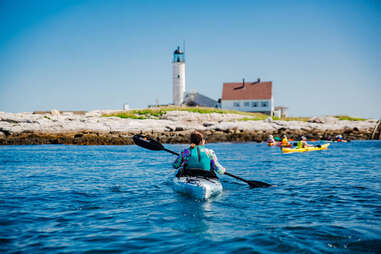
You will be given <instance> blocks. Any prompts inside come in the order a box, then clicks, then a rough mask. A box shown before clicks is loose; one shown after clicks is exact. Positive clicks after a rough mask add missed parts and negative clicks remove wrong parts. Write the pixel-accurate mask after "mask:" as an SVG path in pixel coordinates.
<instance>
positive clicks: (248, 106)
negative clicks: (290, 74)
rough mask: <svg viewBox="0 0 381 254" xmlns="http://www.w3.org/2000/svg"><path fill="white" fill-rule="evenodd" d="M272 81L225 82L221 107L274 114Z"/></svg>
mask: <svg viewBox="0 0 381 254" xmlns="http://www.w3.org/2000/svg"><path fill="white" fill-rule="evenodd" d="M272 89H273V83H272V81H261V80H260V79H258V80H257V81H255V82H245V79H243V81H242V82H232V83H224V84H223V89H222V98H221V108H223V109H233V110H239V111H246V112H258V113H265V114H268V115H272V114H273V112H274V99H273V93H272Z"/></svg>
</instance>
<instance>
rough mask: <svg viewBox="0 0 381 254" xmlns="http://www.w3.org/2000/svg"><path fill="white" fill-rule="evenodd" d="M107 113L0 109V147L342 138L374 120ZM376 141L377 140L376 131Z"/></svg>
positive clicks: (365, 131) (362, 136)
mask: <svg viewBox="0 0 381 254" xmlns="http://www.w3.org/2000/svg"><path fill="white" fill-rule="evenodd" d="M105 113H110V111H99V110H98V111H91V112H87V113H81V114H75V113H72V112H58V111H57V110H52V111H51V112H45V113H43V112H42V113H6V112H0V145H31V144H73V145H131V144H133V141H132V136H133V135H135V134H143V135H148V136H150V137H152V138H154V139H156V140H158V141H160V142H162V143H172V144H176V143H188V142H189V134H190V133H191V132H192V131H193V130H195V129H197V130H202V131H204V132H205V134H206V135H207V141H208V142H209V143H211V142H262V141H265V140H266V139H267V138H268V136H269V135H270V134H271V135H273V136H281V135H283V134H286V135H287V136H288V137H289V138H292V139H297V138H299V137H300V136H301V135H304V136H306V137H307V138H308V139H316V140H329V139H330V138H333V137H334V136H336V135H338V134H341V135H343V138H344V139H348V140H367V139H370V137H371V135H372V132H373V130H374V128H375V126H376V123H377V120H366V121H348V120H338V119H337V118H335V117H313V118H311V119H310V120H309V121H307V122H302V121H281V120H279V121H274V120H272V119H271V118H269V119H266V120H256V121H252V120H251V121H245V120H243V116H242V115H237V114H219V113H210V114H200V113H192V112H186V111H170V112H167V113H166V114H165V115H163V116H161V117H160V118H159V119H145V120H138V119H122V118H119V117H103V116H102V115H103V114H105ZM376 139H381V135H380V134H378V135H377V136H376Z"/></svg>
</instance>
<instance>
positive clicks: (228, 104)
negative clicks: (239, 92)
mask: <svg viewBox="0 0 381 254" xmlns="http://www.w3.org/2000/svg"><path fill="white" fill-rule="evenodd" d="M255 102H256V103H257V107H253V106H252V105H253V104H252V103H255ZM262 102H266V103H267V106H266V107H263V104H262ZM235 103H239V107H237V106H236V105H235ZM247 103H249V106H247V105H246V104H247ZM221 108H223V109H229V110H239V111H246V112H273V110H274V105H273V98H271V99H270V100H222V101H221Z"/></svg>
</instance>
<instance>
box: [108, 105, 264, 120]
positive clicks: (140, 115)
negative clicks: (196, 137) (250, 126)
mask: <svg viewBox="0 0 381 254" xmlns="http://www.w3.org/2000/svg"><path fill="white" fill-rule="evenodd" d="M169 111H186V112H193V113H200V114H211V113H218V114H236V115H244V116H247V117H245V118H244V120H243V121H249V120H264V119H266V118H267V117H268V116H267V115H265V114H261V113H250V112H241V111H237V110H224V109H218V108H207V107H173V106H172V107H171V106H167V107H158V108H148V109H136V110H129V111H121V112H116V113H112V114H104V115H102V116H103V117H112V116H113V117H120V118H131V119H160V118H161V117H162V116H163V115H165V114H166V113H167V112H169Z"/></svg>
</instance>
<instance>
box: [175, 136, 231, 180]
mask: <svg viewBox="0 0 381 254" xmlns="http://www.w3.org/2000/svg"><path fill="white" fill-rule="evenodd" d="M190 141H191V145H190V147H189V148H186V149H184V150H183V151H182V152H181V153H180V155H179V156H178V157H177V159H176V160H175V161H174V162H173V168H175V169H178V168H181V167H182V172H178V174H184V173H185V174H190V175H191V174H192V173H196V172H197V174H198V175H200V174H203V173H206V174H205V175H208V173H209V174H212V175H215V173H214V172H217V173H219V174H221V175H223V174H225V171H226V170H225V168H224V167H223V166H222V165H221V164H220V163H219V162H218V160H217V156H216V154H215V153H214V151H213V150H211V149H207V148H205V138H204V135H203V134H202V133H201V132H199V131H194V132H192V134H191V137H190Z"/></svg>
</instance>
